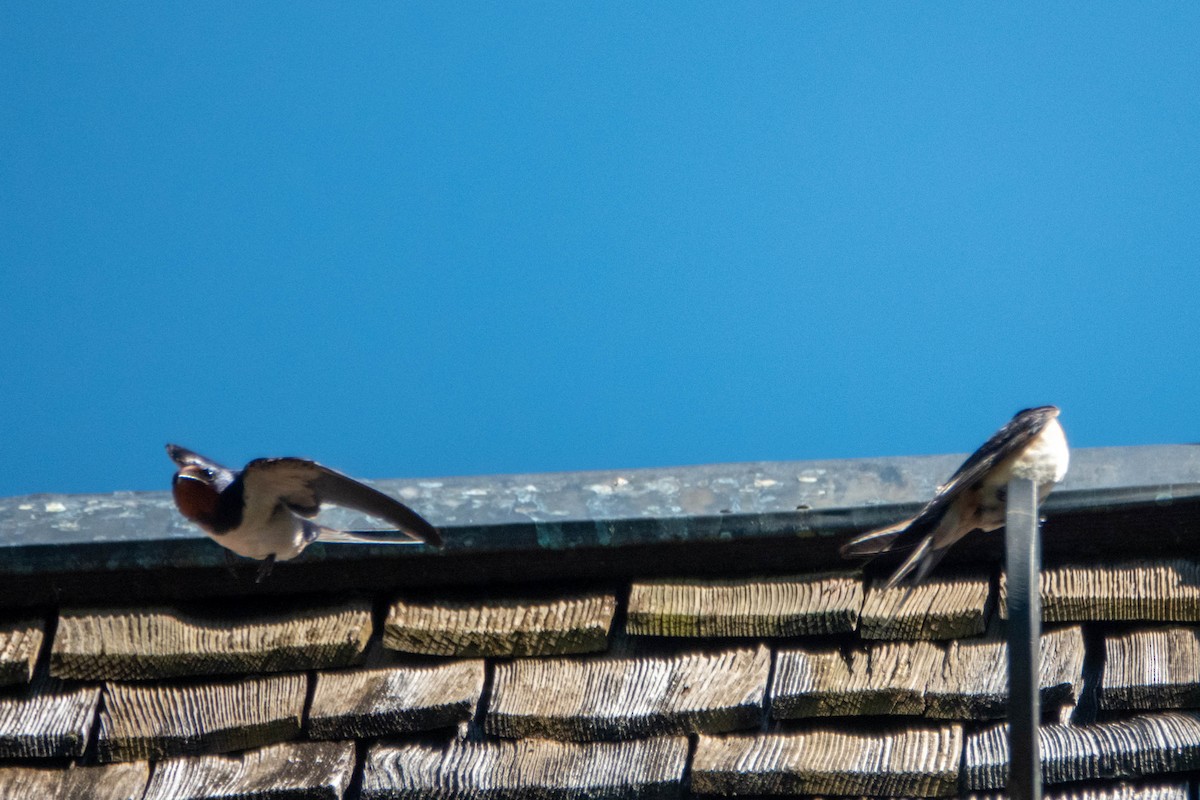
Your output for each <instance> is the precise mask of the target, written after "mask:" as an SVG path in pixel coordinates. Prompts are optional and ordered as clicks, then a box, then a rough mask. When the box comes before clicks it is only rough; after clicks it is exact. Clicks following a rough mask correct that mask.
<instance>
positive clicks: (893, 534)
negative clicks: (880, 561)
mask: <svg viewBox="0 0 1200 800" xmlns="http://www.w3.org/2000/svg"><path fill="white" fill-rule="evenodd" d="M914 520H916V517H909V518H908V519H904V520H901V521H900V522H897V523H896V524H895V525H888V526H887V527H886V528H876V529H875V530H873V531H867V532H866V533H863V534H860V535H858V536H855V537H854V538H853V539H851V540H850V541H848V542H846V543H845V544H844V545H842V547H841V551H840V552H841V554H842V558H862V557H869V556H877V555H881V554H882V553H886V552H888V551H889V550H891V549H892V545H894V544H895V543H896V539H897V538H898V537H899V536H900V534H902V533H904V532H905V531H906V530H908V527H909V526H910V525H912V524H913V521H914Z"/></svg>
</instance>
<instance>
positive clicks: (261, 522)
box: [167, 444, 442, 578]
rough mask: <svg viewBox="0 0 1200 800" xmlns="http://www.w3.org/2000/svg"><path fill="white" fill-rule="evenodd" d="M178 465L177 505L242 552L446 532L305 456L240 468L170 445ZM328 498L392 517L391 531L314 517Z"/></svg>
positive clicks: (277, 553)
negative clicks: (340, 525) (351, 527)
mask: <svg viewBox="0 0 1200 800" xmlns="http://www.w3.org/2000/svg"><path fill="white" fill-rule="evenodd" d="M167 455H169V456H170V457H171V460H172V461H174V462H175V463H176V464H178V465H179V471H178V472H176V473H175V477H174V478H173V479H172V480H171V493H172V494H173V495H174V497H175V506H176V507H177V508H178V509H179V513H180V514H182V515H183V516H184V517H186V518H187V519H189V520H191V521H192V522H194V523H196V525H197V526H199V527H200V529H201V530H202V531H204V532H205V533H207V534H208V535H209V536H211V537H212V538H213V539H214V540H215V541H216V542H217V543H218V544H220V545H222V546H223V547H226V548H228V549H229V550H231V551H233V552H234V553H237V554H238V555H239V556H245V557H246V558H254V559H259V560H263V561H265V562H266V564H264V571H263V572H260V578H261V577H262V576H263V575H265V573H266V570H267V569H269V565H270V564H271V563H273V562H275V561H287V560H288V559H291V558H295V557H296V556H298V555H300V553H301V552H302V551H303V550H304V548H305V547H307V546H308V545H310V544H312V543H313V542H366V543H371V544H385V543H386V544H420V543H422V542H424V543H425V544H430V545H434V546H441V544H442V537H441V536H440V535H439V534H438V532H437V529H436V528H434V527H433V526H432V525H430V524H429V523H428V522H427V521H426V520H425V519H424V518H422V517H421V515H420V514H418V513H417V512H415V511H413V510H412V509H411V508H409V507H408V506H406V505H404V504H403V503H401V502H400V501H398V500H394V499H393V498H391V497H388V496H387V495H386V494H384V493H382V492H379V491H376V490H375V489H372V488H371V487H370V486H367V485H365V484H362V483H359V482H358V481H356V480H354V479H353V478H350V477H348V476H346V475H343V474H341V473H340V472H335V471H334V470H331V469H329V468H328V467H323V466H321V465H320V464H318V463H316V462H315V461H306V460H305V459H302V458H259V459H255V460H254V461H251V462H250V463H249V464H247V465H246V467H245V469H243V470H242V471H241V472H237V471H234V470H231V469H229V468H227V467H223V466H221V465H220V464H218V463H216V462H215V461H211V460H209V459H207V458H205V457H204V456H202V455H199V454H198V453H193V452H192V451H191V450H187V449H185V448H182V447H180V446H179V445H174V444H169V445H167ZM323 503H332V504H334V505H339V506H344V507H346V508H352V509H355V510H356V511H361V512H363V513H364V514H368V515H370V516H372V517H377V518H379V519H381V520H385V521H387V522H389V523H391V524H392V525H395V526H396V528H397V530H391V531H341V530H336V529H334V528H327V527H325V526H324V525H319V524H317V523H316V522H313V520H312V518H313V517H315V516H316V515H317V512H318V511H320V510H321V505H322V504H323Z"/></svg>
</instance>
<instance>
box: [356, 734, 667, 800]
mask: <svg viewBox="0 0 1200 800" xmlns="http://www.w3.org/2000/svg"><path fill="white" fill-rule="evenodd" d="M687 756H688V742H687V739H686V738H684V737H682V736H680V737H670V738H659V739H637V740H633V741H625V742H588V743H586V744H579V743H575V742H555V741H550V740H546V739H522V740H519V741H500V742H453V743H451V744H450V745H449V747H447V748H442V747H429V746H426V745H400V746H390V745H377V746H375V747H373V748H371V751H370V753H369V754H368V756H367V762H366V771H365V775H364V778H363V787H362V800H526V799H528V800H572V799H573V798H587V800H672V798H677V797H679V796H680V793H681V783H682V780H683V772H684V768H685V766H686V764H687Z"/></svg>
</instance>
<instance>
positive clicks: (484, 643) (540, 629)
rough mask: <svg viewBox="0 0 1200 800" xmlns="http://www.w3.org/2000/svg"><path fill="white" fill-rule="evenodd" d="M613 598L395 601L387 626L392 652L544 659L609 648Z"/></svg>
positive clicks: (385, 639)
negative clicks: (543, 657) (535, 657)
mask: <svg viewBox="0 0 1200 800" xmlns="http://www.w3.org/2000/svg"><path fill="white" fill-rule="evenodd" d="M616 609H617V599H616V597H615V596H614V595H611V594H588V595H579V596H573V597H565V598H555V599H551V600H533V599H500V600H476V601H465V600H464V601H459V600H445V601H429V602H415V601H406V600H397V601H396V602H395V603H393V604H392V607H391V610H390V611H389V613H388V616H387V622H386V623H385V625H384V631H383V644H384V647H387V648H390V649H392V650H399V651H402V652H406V653H421V654H424V655H434V656H459V657H467V658H478V657H481V656H499V657H507V656H545V655H564V654H568V653H592V652H597V651H600V650H603V649H605V647H606V646H607V644H608V631H609V628H610V627H612V619H613V614H614V613H616Z"/></svg>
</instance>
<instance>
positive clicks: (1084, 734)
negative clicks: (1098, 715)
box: [963, 712, 1200, 790]
mask: <svg viewBox="0 0 1200 800" xmlns="http://www.w3.org/2000/svg"><path fill="white" fill-rule="evenodd" d="M1038 734H1039V735H1038V742H1039V746H1040V747H1041V753H1042V779H1043V780H1044V781H1045V782H1046V783H1068V782H1072V781H1083V780H1096V779H1101V778H1125V777H1139V776H1142V775H1155V774H1159V773H1164V772H1186V771H1189V770H1194V769H1197V768H1200V714H1195V713H1185V712H1167V713H1164V714H1153V715H1150V714H1147V715H1143V716H1138V717H1132V718H1130V719H1123V720H1117V721H1114V722H1102V723H1097V724H1095V725H1086V726H1072V725H1044V726H1042V728H1041V729H1040V730H1039V731H1038ZM963 772H964V778H965V784H966V788H968V789H971V790H981V789H997V788H1000V787H1002V786H1004V784H1005V782H1006V779H1007V776H1008V737H1007V733H1006V726H1004V725H996V726H994V727H992V728H988V729H987V730H984V731H981V732H979V733H977V734H974V735H972V736H969V737H967V744H966V752H965V755H964V757H963Z"/></svg>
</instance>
